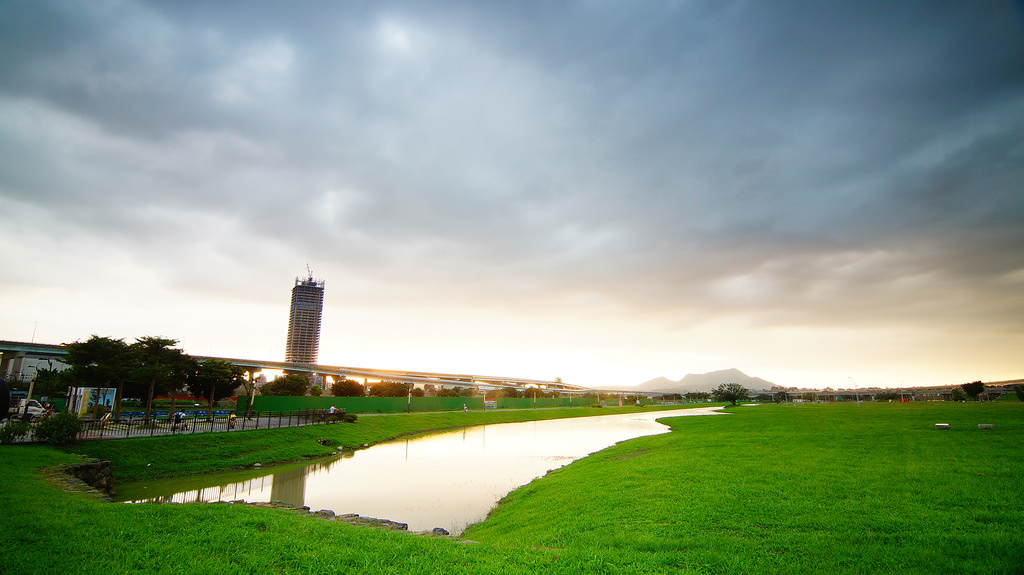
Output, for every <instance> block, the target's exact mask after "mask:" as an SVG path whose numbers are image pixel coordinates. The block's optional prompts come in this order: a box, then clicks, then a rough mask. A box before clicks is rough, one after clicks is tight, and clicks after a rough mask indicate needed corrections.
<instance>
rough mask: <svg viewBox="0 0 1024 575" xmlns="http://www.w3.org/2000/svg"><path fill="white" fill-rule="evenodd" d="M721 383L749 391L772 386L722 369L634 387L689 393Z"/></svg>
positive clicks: (734, 370) (732, 370)
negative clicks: (740, 386)
mask: <svg viewBox="0 0 1024 575" xmlns="http://www.w3.org/2000/svg"><path fill="white" fill-rule="evenodd" d="M723 383H738V384H740V385H742V386H743V387H745V388H747V389H749V390H750V391H759V390H762V389H771V387H772V385H774V384H773V383H772V382H770V381H765V380H763V379H761V378H760V377H750V376H749V375H747V374H745V373H743V372H742V371H740V370H738V369H735V368H733V369H722V370H719V371H712V372H708V373H691V374H688V375H687V376H686V377H684V378H682V379H680V380H679V381H672V380H671V379H668V378H667V377H657V378H654V379H652V380H650V381H645V382H644V383H641V384H640V385H638V386H636V389H637V391H658V392H664V393H689V392H691V391H711V390H712V389H714V388H716V387H718V386H719V385H721V384H723Z"/></svg>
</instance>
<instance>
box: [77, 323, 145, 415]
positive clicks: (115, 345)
mask: <svg viewBox="0 0 1024 575" xmlns="http://www.w3.org/2000/svg"><path fill="white" fill-rule="evenodd" d="M64 351H66V352H67V357H66V358H65V363H67V364H68V365H69V366H71V367H70V369H68V370H66V371H65V372H64V373H63V374H62V375H61V379H62V380H63V381H64V382H67V383H70V384H71V385H72V386H75V387H79V386H80V387H116V388H117V391H116V392H115V394H114V405H113V411H114V414H113V415H114V419H119V418H120V416H121V398H122V397H123V396H124V386H125V383H126V381H127V380H128V377H129V375H130V373H131V367H132V358H131V348H130V347H129V345H128V344H126V343H125V342H124V340H123V339H114V338H110V337H100V336H98V335H92V336H90V337H89V339H87V340H85V341H81V342H79V341H76V342H74V343H69V344H67V345H65V346H64ZM69 399H70V398H69Z"/></svg>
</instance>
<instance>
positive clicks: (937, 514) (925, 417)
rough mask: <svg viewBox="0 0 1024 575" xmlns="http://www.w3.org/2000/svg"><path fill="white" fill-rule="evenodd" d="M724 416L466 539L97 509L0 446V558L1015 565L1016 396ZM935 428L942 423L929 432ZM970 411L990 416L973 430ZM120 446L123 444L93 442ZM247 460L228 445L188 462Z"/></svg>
mask: <svg viewBox="0 0 1024 575" xmlns="http://www.w3.org/2000/svg"><path fill="white" fill-rule="evenodd" d="M728 411H729V412H730V415H724V416H712V417H688V418H669V419H666V420H664V421H665V422H667V423H669V424H671V425H672V427H673V432H672V433H669V434H664V435H658V436H651V437H643V438H638V439H635V440H631V441H628V442H625V443H622V444H619V445H616V446H614V447H611V448H609V449H607V450H604V451H602V452H600V453H598V454H595V455H593V456H591V457H588V458H586V459H584V460H580V461H577V462H574V463H572V464H570V465H568V466H566V467H563V468H561V469H558V470H556V471H553V472H551V473H549V474H548V475H547V476H545V477H543V478H540V479H538V480H536V481H534V482H533V483H531V484H530V485H528V486H525V487H523V488H521V489H519V490H517V491H515V492H513V493H512V494H510V495H509V496H508V497H506V499H505V500H504V501H503V502H502V504H501V505H500V506H499V507H497V508H496V509H495V510H494V511H493V512H492V514H491V516H490V518H489V519H488V520H487V521H485V522H483V523H480V524H478V525H476V526H473V527H471V528H470V529H469V530H467V531H466V532H465V533H464V534H463V539H467V540H473V541H476V542H477V543H464V542H460V541H453V540H449V539H446V538H429V537H420V536H414V535H409V534H403V533H391V532H383V531H376V530H371V529H367V528H360V527H353V526H349V525H344V524H340V523H337V522H328V521H323V520H320V519H314V518H310V517H302V516H300V515H297V514H295V513H292V512H288V511H282V510H275V509H262V508H254V507H250V506H233V505H224V504H219V505H209V504H206V505H203V504H200V505H115V504H109V503H103V502H100V501H98V500H97V499H96V498H95V496H92V495H89V494H82V493H68V492H65V491H61V490H60V489H58V488H57V487H55V486H53V485H51V484H50V483H48V482H47V481H46V480H45V479H44V478H43V476H42V474H41V473H40V472H39V469H40V468H41V467H44V466H49V465H58V464H62V463H66V462H68V461H71V460H74V459H75V456H73V455H70V454H68V453H65V452H62V451H58V450H55V449H52V448H46V447H36V446H32V447H26V446H13V447H6V446H5V447H0V462H2V463H0V469H2V470H3V471H4V478H3V481H2V483H0V509H2V515H0V555H2V560H0V565H3V572H4V573H44V572H45V573H49V572H60V573H126V572H147V573H148V572H167V573H218V574H219V573H266V572H286V573H341V572H364V573H690V572H692V573H1021V572H1024V567H1022V566H1024V498H1022V497H1021V495H1022V493H1021V490H1022V487H1024V449H1022V448H1024V405H1022V404H1020V403H1014V402H1009V403H1003V402H1000V403H996V404H984V405H979V404H952V403H928V404H898V403H897V404H887V403H886V404H864V405H863V406H862V407H857V406H855V405H852V404H844V405H798V406H791V405H788V406H776V405H764V406H759V407H739V408H734V409H730V410H728ZM608 412H610V410H606V411H604V413H608ZM525 413H527V414H528V413H530V412H525ZM445 415H456V416H457V415H473V414H445ZM415 417H417V416H415V415H413V416H382V417H380V418H361V419H360V420H359V422H358V423H356V424H355V425H352V426H350V429H348V430H344V428H343V427H342V426H331V427H330V429H333V428H335V427H339V428H341V430H339V431H338V432H337V433H339V434H342V433H354V432H355V430H356V428H358V427H359V426H361V425H363V424H364V423H365V424H367V429H368V428H371V427H373V428H376V431H373V432H367V431H366V430H365V429H364V430H361V431H360V432H359V433H364V432H365V433H367V435H363V436H362V437H368V438H371V439H372V437H373V436H374V434H381V435H383V434H385V433H389V432H391V433H394V432H395V431H397V430H399V429H402V431H401V433H412V432H415V431H417V430H416V429H414V427H416V426H420V427H422V428H423V429H434V428H438V427H432V426H437V425H440V426H442V427H443V426H444V425H445V422H444V421H442V420H437V421H430V420H423V421H419V422H417V421H415V420H414V419H413V418H415ZM423 417H427V416H423ZM666 417H671V413H666ZM403 418H405V419H404V420H402V419H403ZM374 419H379V420H380V421H378V422H373V423H371V420H374ZM387 420H391V422H390V423H389V422H388V421H387ZM937 422H943V423H949V424H951V426H952V429H950V430H949V431H937V430H935V429H934V424H935V423H937ZM979 423H992V424H995V429H994V430H989V431H981V430H979V429H978V428H977V425H978V424H979ZM410 426H411V427H410ZM324 429H328V428H323V427H320V428H312V431H310V432H307V433H308V434H307V435H304V436H303V435H301V434H299V433H298V432H299V431H301V430H281V432H282V435H280V436H277V437H276V438H274V439H263V438H261V437H258V436H257V434H261V433H264V432H252V436H251V437H252V439H250V440H249V441H250V442H251V443H252V446H253V453H256V454H257V455H258V456H261V457H262V456H270V455H272V454H279V455H284V456H285V457H281V459H291V460H294V459H299V458H302V457H307V456H311V455H316V453H314V452H312V451H311V450H310V448H309V447H308V445H306V444H307V443H310V442H311V441H310V440H313V438H314V437H318V436H322V437H327V436H328V435H325V432H323V430H324ZM318 430H319V432H317V431H318ZM285 431H288V432H289V433H291V434H293V435H284V432H285ZM271 433H274V432H267V434H268V435H270V434H271ZM228 435H232V434H228ZM245 435H247V434H234V437H244V436H245ZM203 437H204V436H201V435H196V436H185V437H178V438H166V439H152V440H149V439H147V440H132V441H137V443H135V444H134V445H133V444H132V442H129V441H125V442H103V443H102V444H100V443H99V442H93V443H91V444H88V445H79V446H78V447H76V448H75V451H82V452H86V451H92V452H93V453H92V454H93V455H99V453H98V452H95V451H94V450H97V449H100V450H107V452H106V453H104V454H103V455H104V456H105V457H107V458H109V459H111V460H112V461H113V462H114V467H115V473H118V475H119V477H120V476H121V475H120V474H119V472H118V469H119V466H120V463H121V462H122V461H123V462H127V463H128V468H131V469H137V468H139V467H140V466H141V467H142V468H143V469H150V470H151V469H152V468H153V467H154V466H153V465H151V466H150V467H148V468H146V467H145V465H144V463H143V462H144V461H145V460H147V459H151V458H152V457H154V456H163V457H164V458H165V459H167V460H169V461H170V462H168V463H161V464H160V467H161V469H162V470H161V471H159V472H157V473H155V475H154V476H161V475H168V474H171V475H173V474H177V473H176V472H175V470H178V471H184V470H185V469H192V468H193V467H192V466H190V465H184V464H181V463H180V462H181V461H184V460H186V459H187V457H188V456H187V455H183V454H182V453H178V452H189V453H191V457H192V458H193V459H205V458H206V457H207V456H208V455H210V454H213V456H214V457H219V456H218V455H216V454H222V455H226V454H227V453H228V452H230V451H237V450H238V449H239V445H234V446H231V447H225V446H222V445H221V446H218V445H208V444H210V443H212V442H213V438H212V436H208V437H209V439H208V440H206V441H203ZM280 438H284V440H282V441H281V442H279V441H278V440H279V439H280ZM339 439H341V437H340V436H339ZM182 440H188V441H190V442H196V443H190V442H186V441H182ZM378 440H379V439H378ZM142 442H152V443H153V445H152V446H151V445H150V444H148V443H147V444H145V448H142V447H140V444H141V443H142ZM363 442H366V443H372V442H373V441H372V440H371V441H363ZM117 443H121V444H122V445H123V446H124V447H116V446H115V447H110V446H112V445H114V444H117ZM288 443H291V444H293V445H294V447H295V448H294V449H293V450H291V451H289V450H288V448H287V445H286V444H288ZM312 443H313V444H314V445H316V444H315V440H313V441H312ZM340 443H341V444H345V443H344V442H343V441H341V442H340ZM261 444H262V445H261ZM119 458H121V459H119ZM262 461H263V462H264V463H268V462H269V461H271V460H270V459H262ZM150 463H151V462H150ZM244 464H245V463H244V458H238V457H236V458H231V457H225V458H224V459H223V460H222V461H220V462H219V463H216V462H215V463H214V464H211V463H209V462H207V463H204V464H202V465H200V466H199V467H204V466H205V467H210V469H208V470H212V469H213V468H217V466H218V465H219V468H230V467H233V466H235V465H244ZM191 472H192V471H189V473H191ZM151 473H153V472H151V471H150V472H134V473H133V475H132V476H134V477H139V478H143V477H147V476H148V474H151Z"/></svg>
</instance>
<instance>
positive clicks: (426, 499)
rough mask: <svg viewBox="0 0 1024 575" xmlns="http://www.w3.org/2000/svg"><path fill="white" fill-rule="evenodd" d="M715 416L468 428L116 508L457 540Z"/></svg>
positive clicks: (175, 486) (176, 486)
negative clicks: (692, 420)
mask: <svg viewBox="0 0 1024 575" xmlns="http://www.w3.org/2000/svg"><path fill="white" fill-rule="evenodd" d="M713 409H714V408H697V409H685V410H673V411H653V412H646V413H633V414H620V415H605V416H599V417H577V418H571V419H554V420H547V421H530V422H523V423H501V424H494V425H482V426H477V427H468V428H465V429H463V430H460V431H454V432H449V433H443V434H438V435H430V436H427V437H421V438H416V439H408V440H399V441H392V442H388V443H382V444H379V445H375V446H373V447H371V448H369V449H364V450H360V451H356V452H354V453H347V454H345V455H339V456H337V457H334V458H331V459H327V460H320V461H318V462H316V463H312V464H309V463H307V464H302V465H290V466H280V467H273V468H269V469H266V470H263V471H262V472H260V471H254V472H243V473H238V472H235V473H226V474H217V475H206V476H203V477H200V478H195V477H193V478H183V479H175V480H161V481H150V482H139V483H133V484H129V485H125V486H122V487H119V488H118V496H117V500H118V501H125V502H137V503H143V502H176V503H192V502H213V501H238V500H244V501H246V502H250V503H252V502H267V501H281V502H285V503H289V504H292V505H296V506H302V505H306V506H309V507H310V509H311V510H313V511H317V510H320V509H330V510H332V511H334V512H336V513H338V514H342V513H358V514H359V515H362V516H367V517H376V518H381V519H390V520H392V521H398V522H401V523H407V524H408V525H409V530H411V531H429V530H430V529H432V528H434V527H443V528H444V529H447V530H448V531H449V532H451V533H452V534H453V535H455V534H459V533H461V532H462V530H463V529H465V528H466V527H467V526H468V525H470V524H472V523H476V522H478V521H482V520H483V519H484V518H485V517H486V516H487V513H488V511H490V509H491V508H492V507H494V504H495V503H497V501H498V500H499V499H501V498H502V497H504V496H505V495H506V494H507V493H509V492H510V491H512V490H514V489H516V488H517V487H520V486H522V485H525V484H527V483H529V482H530V481H532V480H533V479H535V478H537V477H540V476H542V475H544V474H545V473H547V472H548V471H550V470H552V469H556V468H559V467H562V466H563V465H566V464H568V463H569V462H571V461H573V460H576V459H579V458H581V457H586V456H587V455H589V454H591V453H594V452H596V451H600V450H601V449H604V448H606V447H608V446H610V445H613V444H615V443H617V442H619V441H624V440H627V439H632V438H634V437H641V436H645V435H656V434H659V433H664V432H666V431H668V427H666V426H664V425H662V424H660V423H658V422H656V421H655V419H658V418H664V417H676V416H689V415H708V414H711V413H714V411H713Z"/></svg>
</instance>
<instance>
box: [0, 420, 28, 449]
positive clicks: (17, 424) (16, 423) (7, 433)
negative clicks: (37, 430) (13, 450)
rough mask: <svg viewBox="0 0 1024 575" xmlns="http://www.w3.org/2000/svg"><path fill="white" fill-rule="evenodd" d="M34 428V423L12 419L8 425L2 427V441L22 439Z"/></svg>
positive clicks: (9, 441)
mask: <svg viewBox="0 0 1024 575" xmlns="http://www.w3.org/2000/svg"><path fill="white" fill-rule="evenodd" d="M31 430H32V425H31V424H30V423H29V422H27V421H21V420H15V419H12V420H10V421H8V422H7V425H5V426H3V427H0V443H3V444H10V443H14V442H15V441H20V440H21V439H22V438H23V437H25V436H26V435H28V432H29V431H31Z"/></svg>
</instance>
